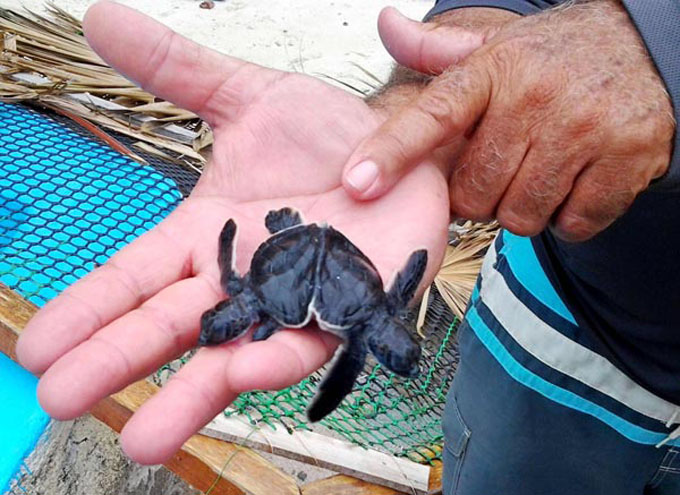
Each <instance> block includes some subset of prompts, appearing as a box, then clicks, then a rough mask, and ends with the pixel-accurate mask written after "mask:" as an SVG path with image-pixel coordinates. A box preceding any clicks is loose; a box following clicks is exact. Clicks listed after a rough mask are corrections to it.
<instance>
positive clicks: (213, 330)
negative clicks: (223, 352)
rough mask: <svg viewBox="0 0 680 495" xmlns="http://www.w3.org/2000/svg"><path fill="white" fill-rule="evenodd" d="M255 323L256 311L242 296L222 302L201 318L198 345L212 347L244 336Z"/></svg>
mask: <svg viewBox="0 0 680 495" xmlns="http://www.w3.org/2000/svg"><path fill="white" fill-rule="evenodd" d="M256 321H257V311H256V310H254V309H253V308H252V307H251V304H249V301H248V299H247V298H246V297H244V295H238V296H236V297H232V298H230V299H227V300H226V301H222V302H220V303H218V304H217V306H215V307H214V308H212V309H209V310H208V311H206V312H205V313H203V316H201V333H200V335H199V336H198V345H200V346H213V345H218V344H221V343H222V342H228V341H230V340H234V339H237V338H239V337H240V336H242V335H243V334H245V333H246V332H247V331H248V329H249V328H250V327H251V326H252V324H253V323H255V322H256Z"/></svg>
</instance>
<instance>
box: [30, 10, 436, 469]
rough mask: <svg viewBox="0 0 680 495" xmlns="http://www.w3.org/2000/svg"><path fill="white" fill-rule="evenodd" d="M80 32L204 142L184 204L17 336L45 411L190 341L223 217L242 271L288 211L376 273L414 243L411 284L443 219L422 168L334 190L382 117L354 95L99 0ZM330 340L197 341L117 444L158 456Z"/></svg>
mask: <svg viewBox="0 0 680 495" xmlns="http://www.w3.org/2000/svg"><path fill="white" fill-rule="evenodd" d="M85 28H86V33H87V36H88V40H89V41H90V43H91V44H92V46H93V48H94V49H95V50H97V52H98V53H99V54H100V55H101V56H102V57H103V58H104V59H105V60H107V61H108V62H109V63H111V65H113V66H114V67H116V68H117V69H118V70H120V71H121V72H122V73H124V74H126V75H127V76H128V77H130V78H131V79H133V80H135V81H138V82H140V83H141V84H142V86H144V87H145V88H146V89H147V90H149V91H151V92H153V93H154V94H156V95H158V96H160V97H162V98H166V99H168V100H171V101H173V102H175V103H176V104H178V105H180V106H182V107H185V108H188V109H190V110H193V111H194V112H196V113H198V114H199V115H201V116H202V117H203V118H204V119H205V120H206V121H208V122H209V123H210V124H211V126H212V128H213V130H214V133H215V145H214V152H213V159H212V162H211V164H210V165H209V167H208V168H207V170H206V172H205V173H204V174H203V176H202V177H201V179H200V181H199V183H198V184H197V186H196V188H195V189H194V191H193V193H192V194H191V196H190V197H189V198H188V199H187V200H186V201H184V202H183V203H182V204H181V205H180V206H179V207H178V208H177V209H176V210H175V211H174V212H173V213H172V214H171V215H170V216H169V217H168V218H167V219H166V220H165V221H163V222H162V223H161V224H160V225H158V226H157V227H156V228H154V229H153V230H151V231H149V232H148V233H147V234H145V235H143V236H142V237H140V238H139V239H138V240H136V241H135V242H133V243H132V244H131V245H129V246H127V247H126V248H124V249H123V250H121V251H120V252H119V253H117V254H116V255H115V256H113V257H112V258H111V260H110V261H109V262H108V263H107V264H106V265H104V266H102V267H100V268H99V269H97V270H95V271H94V272H92V273H91V274H89V275H88V276H86V277H85V278H83V279H82V280H81V281H79V282H78V283H76V284H74V285H73V286H71V287H70V288H68V289H67V290H66V291H64V293H63V294H62V295H60V296H59V297H58V298H56V299H55V300H53V301H51V302H50V303H48V304H47V305H46V306H45V307H44V308H43V309H42V310H41V311H40V312H39V313H38V314H37V315H36V316H35V317H34V318H33V320H32V321H31V322H30V323H29V325H28V327H27V328H26V330H25V332H24V334H23V335H22V336H21V339H20V340H19V344H18V347H17V353H18V355H19V358H20V361H21V362H22V364H23V365H24V366H26V367H27V368H28V369H30V370H31V371H33V372H35V373H44V375H43V376H42V378H41V381H40V385H39V389H38V394H39V398H40V402H41V404H42V405H43V407H44V408H45V410H46V411H47V412H48V413H50V414H51V415H52V416H54V417H56V418H59V419H67V418H73V417H76V416H78V415H80V414H83V413H84V412H85V411H87V410H88V409H89V408H90V407H92V406H93V405H94V404H95V403H96V402H97V401H99V400H100V399H102V398H103V397H105V396H107V395H109V394H112V393H114V392H116V391H118V390H120V389H122V388H124V387H125V386H126V385H128V384H129V383H131V382H133V381H135V380H138V379H140V378H143V377H144V376H146V375H148V374H150V373H152V372H153V371H154V370H155V369H157V368H158V367H159V366H161V365H162V364H164V363H165V362H167V361H169V360H171V359H173V358H175V357H177V356H179V355H181V354H182V353H184V352H185V351H187V350H188V349H190V348H192V347H194V346H195V345H196V342H197V338H198V332H199V328H198V323H199V318H200V315H201V313H202V312H203V311H205V310H206V309H208V308H210V307H212V306H213V305H214V304H216V303H217V302H218V301H219V300H221V299H223V298H224V294H223V293H222V292H221V289H220V287H219V274H218V269H217V236H218V233H219V231H220V229H221V227H222V226H223V224H224V222H225V221H226V220H227V219H229V218H234V219H235V221H236V223H237V225H238V228H239V233H238V237H237V257H236V260H237V268H238V269H239V271H241V272H242V273H243V272H245V271H247V269H248V264H249V260H250V257H251V256H252V253H253V252H254V250H255V249H256V247H257V246H258V245H259V244H260V243H261V242H262V241H263V240H264V239H265V238H266V237H267V236H268V233H267V231H266V230H265V227H264V216H265V214H266V212H267V211H269V210H270V209H277V208H280V207H283V206H292V207H295V208H297V209H298V210H300V211H301V212H302V214H303V217H304V218H305V220H307V221H327V222H329V223H330V224H331V225H333V226H334V227H336V228H337V229H338V230H341V231H342V232H343V233H345V235H347V237H348V238H349V239H351V240H352V241H353V242H354V243H355V244H356V245H357V246H359V248H360V249H361V250H362V251H364V252H365V253H366V254H367V255H368V256H369V258H371V259H372V260H373V262H374V263H375V264H376V266H377V267H378V270H379V271H380V273H381V274H382V276H383V279H384V280H388V279H389V277H390V276H391V275H392V274H393V273H394V272H395V270H397V269H399V268H401V266H402V265H403V264H404V263H405V261H406V259H407V257H408V255H409V254H410V253H411V252H412V251H413V250H415V249H417V248H420V247H425V248H426V249H427V250H428V251H429V255H430V265H429V267H428V271H427V273H426V277H425V280H426V281H429V280H431V279H432V277H433V276H434V272H435V270H436V267H437V266H438V263H439V261H440V260H441V257H442V256H443V250H444V246H445V236H446V225H447V222H448V199H447V189H446V181H445V178H444V177H443V176H442V174H441V173H440V171H439V169H438V168H437V167H436V166H435V164H434V163H425V164H423V166H421V167H417V168H415V169H414V171H413V172H411V173H410V174H409V175H408V176H406V177H405V178H404V180H402V181H401V182H400V183H399V185H398V186H397V187H395V188H394V189H393V190H392V191H391V192H390V193H388V194H387V195H385V196H384V197H382V198H380V199H379V200H377V201H373V202H365V203H358V202H355V201H353V200H352V199H350V198H349V197H348V196H347V195H346V194H345V192H344V190H343V188H342V185H341V172H342V166H343V165H344V162H345V160H346V159H347V157H348V156H349V154H350V153H351V152H352V150H353V148H354V147H355V146H356V144H358V142H359V141H360V140H361V139H362V138H363V137H364V136H365V135H367V134H368V133H369V132H370V131H372V130H374V129H375V128H376V127H377V126H378V125H379V123H380V122H381V121H382V119H381V118H380V116H379V115H378V114H376V113H375V112H373V111H372V110H371V109H370V108H369V107H368V106H366V105H365V104H364V103H363V102H362V100H360V99H359V98H356V97H353V96H351V95H349V94H347V93H346V92H344V91H341V90H339V89H336V88H333V87H331V86H328V85H326V84H323V83H321V82H319V81H317V80H315V79H313V78H310V77H307V76H302V75H296V74H288V73H284V72H278V71H273V70H269V69H264V68H262V67H259V66H256V65H252V64H248V63H245V62H243V61H239V60H236V59H232V58H229V57H226V56H222V55H219V54H217V53H214V52H211V51H209V50H206V49H205V48H201V47H199V46H197V45H195V44H193V43H191V42H189V41H188V40H186V39H183V38H181V37H179V36H177V35H175V34H174V33H172V32H171V31H169V30H168V29H167V28H165V27H163V26H162V25H160V24H157V23H156V22H154V21H152V20H151V19H149V18H147V17H145V16H143V15H141V14H139V13H137V12H135V11H133V10H130V9H127V8H125V7H122V6H120V5H117V4H114V3H108V2H104V3H99V4H97V5H96V6H94V7H92V8H91V9H90V11H89V12H88V14H87V16H86V20H85ZM139 33H143V35H140V34H139ZM130 54H134V56H130ZM337 344H338V342H337V340H336V339H335V338H334V337H332V336H331V335H329V334H326V333H324V332H321V331H318V330H309V329H301V330H286V331H285V332H279V333H277V334H275V335H274V336H272V337H271V338H270V339H268V340H266V341H263V342H248V338H244V339H242V340H240V341H237V342H233V343H230V344H226V345H222V346H218V347H216V348H206V349H202V350H201V351H200V352H198V353H197V354H196V356H195V357H194V358H193V359H192V360H191V361H190V362H189V363H188V364H187V365H186V366H185V367H184V368H182V370H180V372H178V373H177V374H176V375H175V376H174V377H173V379H172V380H171V381H170V382H169V383H168V384H167V385H166V386H165V387H163V389H162V391H161V392H160V393H159V394H157V395H156V396H155V397H154V398H153V399H151V400H150V401H148V402H147V403H146V404H145V405H144V406H143V407H142V408H141V409H140V410H139V411H138V412H137V413H136V414H135V415H134V417H133V418H132V419H131V420H130V422H129V423H128V425H127V426H126V428H125V430H124V431H123V437H122V442H123V446H124V448H125V450H126V451H127V453H128V454H129V455H130V456H131V457H132V458H133V459H135V460H137V461H139V462H142V463H159V462H163V461H164V460H166V459H167V458H169V457H170V456H171V455H172V454H173V453H174V452H175V451H176V450H177V449H178V448H179V447H180V446H181V445H182V443H183V442H184V441H185V440H186V439H187V438H188V437H189V436H191V435H192V434H193V433H195V432H196V431H198V430H199V429H200V428H201V427H202V426H203V425H204V424H206V423H207V422H209V421H210V420H211V419H212V418H213V417H214V416H215V415H216V414H218V413H219V411H220V410H222V409H223V408H224V407H226V406H227V405H228V404H229V403H230V402H231V401H233V400H234V398H235V397H236V396H237V394H239V393H240V392H243V391H246V390H250V389H272V388H280V387H285V386H288V385H291V384H293V383H295V382H297V381H299V380H300V379H302V378H303V377H305V376H307V375H308V374H309V373H311V372H312V371H314V370H315V369H317V368H318V367H319V366H321V365H322V364H323V363H324V362H326V361H327V360H328V359H329V358H330V357H331V356H332V354H333V352H334V350H335V347H336V346H337Z"/></svg>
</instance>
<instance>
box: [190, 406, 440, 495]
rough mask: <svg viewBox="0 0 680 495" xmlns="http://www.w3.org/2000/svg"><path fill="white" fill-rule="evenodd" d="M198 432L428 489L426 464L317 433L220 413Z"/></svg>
mask: <svg viewBox="0 0 680 495" xmlns="http://www.w3.org/2000/svg"><path fill="white" fill-rule="evenodd" d="M201 433H204V434H206V435H210V436H214V437H216V438H221V439H223V440H227V441H230V442H238V443H242V444H244V445H248V446H249V447H254V448H257V449H261V450H265V451H267V452H271V453H273V454H276V455H280V456H283V457H288V458H291V459H295V460H299V461H302V462H306V463H308V464H316V465H317V466H319V467H322V468H326V469H331V470H333V471H336V472H339V473H342V474H347V475H350V476H353V477H356V478H358V479H361V480H364V481H368V482H370V483H377V484H380V485H383V486H387V487H390V488H393V489H395V490H401V491H406V492H409V493H413V492H416V493H422V494H426V493H427V492H428V491H429V487H428V480H429V475H430V468H429V466H426V465H423V464H417V463H415V462H413V461H410V460H408V459H401V458H398V457H394V456H392V455H389V454H385V453H383V452H378V451H376V450H369V449H364V448H362V447H359V446H357V445H353V444H351V443H349V442H346V441H344V440H338V439H336V438H331V437H327V436H325V435H320V434H318V433H313V432H310V431H304V430H299V431H295V432H294V433H293V434H290V433H288V431H287V430H286V429H285V428H283V427H281V428H277V429H276V430H274V429H273V428H271V427H269V426H267V425H264V426H262V427H257V426H253V425H251V424H249V423H247V422H245V421H244V420H242V419H241V418H236V417H230V418H227V417H225V416H223V415H220V416H218V417H216V418H215V419H214V420H213V421H212V422H210V423H209V424H208V425H207V426H206V427H205V428H203V430H201Z"/></svg>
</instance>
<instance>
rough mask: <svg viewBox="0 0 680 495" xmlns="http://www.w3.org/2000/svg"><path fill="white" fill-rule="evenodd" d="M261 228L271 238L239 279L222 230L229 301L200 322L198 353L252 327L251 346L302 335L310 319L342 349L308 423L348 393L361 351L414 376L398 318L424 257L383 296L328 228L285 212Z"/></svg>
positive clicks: (366, 265)
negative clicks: (283, 332)
mask: <svg viewBox="0 0 680 495" xmlns="http://www.w3.org/2000/svg"><path fill="white" fill-rule="evenodd" d="M265 225H266V227H267V229H268V230H269V232H270V233H271V234H272V236H271V237H269V238H268V239H267V240H266V241H265V242H263V243H262V244H261V245H260V246H259V248H258V249H257V251H256V252H255V254H254V255H253V259H252V261H251V264H250V271H249V272H248V273H247V274H246V275H245V276H243V277H240V276H239V275H238V274H237V273H236V271H235V269H234V252H235V249H234V238H235V236H236V224H235V223H234V221H233V220H229V221H227V223H226V224H225V225H224V228H223V229H222V232H221V234H220V238H219V251H218V264H219V267H220V272H221V284H222V288H223V289H224V291H225V292H226V293H227V294H229V296H230V298H229V299H227V300H226V301H222V302H220V303H219V304H218V305H217V306H215V307H214V308H213V309H211V310H208V311H206V312H205V313H204V314H203V316H202V317H201V334H200V337H199V345H202V346H209V345H217V344H220V343H222V342H226V341H229V340H233V339H236V338H237V337H239V336H241V335H243V334H244V333H245V332H246V331H247V330H248V329H249V328H250V327H251V326H252V325H253V324H255V323H259V326H258V327H257V328H256V329H255V332H254V333H253V340H254V341H258V340H264V339H266V338H268V337H269V336H271V335H272V334H273V333H274V332H276V331H277V330H279V329H281V328H284V327H288V328H300V327H303V326H305V325H307V323H309V321H310V320H311V318H312V316H313V317H314V318H315V319H316V322H317V324H318V326H319V328H321V329H322V330H326V331H328V332H332V333H334V334H336V335H338V336H340V337H341V338H342V339H343V341H344V345H343V348H342V351H341V352H340V354H339V356H338V358H337V359H336V361H335V364H334V365H333V367H332V369H331V370H330V371H329V372H328V374H327V375H326V376H325V377H324V379H323V380H322V382H321V384H320V385H319V390H318V392H317V395H316V397H315V399H314V401H313V402H312V404H311V406H310V407H309V408H308V410H307V416H308V417H309V419H310V421H318V420H320V419H321V418H323V417H324V416H326V415H327V414H328V413H330V412H331V411H333V410H334V409H335V408H336V407H337V406H338V404H340V402H341V401H342V399H343V398H344V397H345V396H346V395H347V394H348V393H350V391H351V390H352V386H353V384H354V381H355V380H356V378H357V376H358V375H359V373H360V371H361V370H362V369H363V367H364V362H365V359H366V353H367V351H368V350H370V351H371V352H372V353H373V355H374V356H375V357H376V359H377V360H378V361H379V362H380V363H381V364H382V365H383V366H385V367H386V368H387V369H389V370H391V371H393V372H394V373H397V374H399V375H402V376H405V377H410V378H413V377H415V376H416V375H417V374H418V372H419V367H418V361H419V359H420V347H419V346H418V344H417V343H416V341H415V340H414V338H413V337H412V334H411V332H410V331H409V328H408V325H407V323H406V320H407V319H406V318H405V314H406V311H407V304H408V302H409V301H410V300H411V298H412V297H413V295H414V293H415V291H416V288H417V287H418V284H419V283H420V280H421V278H422V277H423V273H424V272H425V266H426V265H427V251H426V250H424V249H422V250H419V251H415V252H413V253H412V254H411V256H410V257H409V259H408V261H407V262H406V266H405V267H404V268H403V269H402V270H401V271H400V272H399V273H398V274H397V276H396V277H395V279H394V282H393V283H392V285H391V287H390V289H389V290H388V291H387V292H385V291H384V290H383V283H382V280H381V279H380V275H379V274H378V271H377V270H376V268H375V266H373V263H371V261H370V260H369V259H368V258H367V257H366V255H364V254H363V253H362V252H361V251H360V250H359V249H358V248H357V247H356V246H355V245H354V244H352V243H351V242H350V241H349V239H347V238H346V237H345V236H344V235H342V234H341V233H340V232H338V231H337V230H335V229H334V228H333V227H330V226H327V225H325V224H321V225H319V224H315V223H311V224H303V223H302V219H301V218H300V215H299V213H298V212H296V211H294V210H292V209H290V208H283V209H281V210H276V211H274V210H273V211H270V212H269V213H268V214H267V216H266V218H265Z"/></svg>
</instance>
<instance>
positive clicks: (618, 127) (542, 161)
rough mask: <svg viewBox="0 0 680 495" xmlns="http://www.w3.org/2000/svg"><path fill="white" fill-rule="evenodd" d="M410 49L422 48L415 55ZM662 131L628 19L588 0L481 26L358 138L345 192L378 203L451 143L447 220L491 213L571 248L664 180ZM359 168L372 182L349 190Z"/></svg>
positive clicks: (656, 89)
mask: <svg viewBox="0 0 680 495" xmlns="http://www.w3.org/2000/svg"><path fill="white" fill-rule="evenodd" d="M412 29H417V27H415V28H414V27H413V26H412ZM425 34H427V32H425ZM417 39H418V38H417V37H416V36H409V37H405V38H404V40H405V41H406V42H411V41H412V40H417ZM392 40H393V41H392V42H390V43H387V45H388V46H389V47H390V49H391V51H392V53H393V54H397V55H398V54H404V53H411V56H403V57H402V60H399V59H398V61H400V62H403V63H407V64H409V65H412V66H414V67H415V68H419V69H426V68H428V67H431V68H435V69H436V68H437V67H441V66H442V65H445V64H444V63H443V62H442V60H438V59H436V57H435V58H432V53H436V48H433V46H434V45H431V44H428V43H429V42H427V41H425V38H424V37H423V38H422V39H420V40H419V41H418V45H416V44H415V43H412V44H411V45H410V46H405V47H404V46H400V47H399V48H398V49H395V48H394V46H393V44H394V43H395V42H396V38H393V39H392ZM454 41H455V42H456V43H457V42H458V40H457V39H456V40H454ZM433 43H441V37H439V38H436V39H435V40H434V42H433ZM417 46H421V47H429V48H427V49H426V50H422V52H421V53H423V55H422V56H421V57H417V56H413V54H414V53H416V54H417V53H419V52H418V51H417V49H416V47H417ZM409 50H410V51H409ZM428 57H430V58H428ZM430 59H432V60H434V62H432V61H431V60H430ZM428 60H430V61H428ZM452 62H459V59H456V58H455V57H454V58H453V59H452ZM673 132H674V123H673V119H672V107H671V103H670V100H669V98H668V95H667V94H666V92H665V88H664V85H663V82H662V81H661V80H660V78H659V76H658V75H657V73H656V70H655V68H654V66H653V64H652V62H651V60H650V59H649V55H648V53H647V51H646V49H645V47H644V45H643V43H642V41H641V40H640V37H639V35H638V33H637V31H636V30H635V28H634V27H633V25H632V23H631V21H630V19H629V17H628V15H627V13H626V12H625V11H624V9H623V7H622V6H621V5H620V4H619V2H617V1H612V0H596V1H593V2H587V3H583V4H576V5H573V6H570V7H568V8H561V9H556V10H553V11H548V12H544V13H541V14H537V15H533V16H529V17H525V18H521V19H517V20H513V21H511V22H507V23H504V24H503V25H502V26H501V27H500V29H497V30H494V31H492V35H491V36H486V37H485V39H484V44H483V46H482V47H481V48H479V49H478V50H477V51H475V52H474V53H472V54H471V55H470V56H469V57H468V58H466V59H465V60H463V61H462V62H460V63H457V65H454V66H452V67H450V68H449V69H447V70H446V71H444V72H443V73H442V74H441V76H439V77H438V78H437V79H435V80H434V81H433V82H432V83H431V84H430V85H429V86H428V87H427V89H426V90H424V91H423V92H422V93H421V94H420V96H419V97H418V98H416V99H415V100H414V101H412V103H411V104H409V105H407V106H405V107H404V108H403V109H402V110H401V111H399V112H398V113H396V114H394V115H392V116H391V117H390V119H388V120H387V121H386V122H385V123H383V124H382V126H381V127H380V128H379V129H378V130H377V131H375V132H374V133H373V134H372V135H371V136H369V137H367V138H366V139H365V140H364V141H362V143H361V144H360V145H359V146H358V147H357V149H356V150H355V151H354V153H353V154H352V156H351V157H350V159H349V160H348V161H347V164H346V168H345V172H344V184H345V187H346V189H347V190H348V192H350V194H352V195H353V196H354V197H356V198H359V199H370V198H375V197H378V196H380V195H381V194H384V193H385V192H386V191H388V190H389V189H390V188H391V187H392V186H393V185H394V184H395V183H397V181H398V179H399V177H401V175H402V174H403V173H404V172H405V171H407V170H410V169H411V168H412V167H413V166H414V164H415V163H417V162H418V161H419V160H420V159H422V157H424V156H427V155H428V154H429V153H430V152H431V151H432V150H434V149H436V148H439V147H441V146H444V145H450V144H451V143H456V146H454V148H455V153H451V158H452V159H454V160H455V163H453V164H452V167H451V173H452V175H451V180H450V200H451V209H452V211H453V213H454V214H456V215H458V216H461V217H465V218H471V219H475V220H488V219H490V218H492V217H496V218H497V219H498V220H499V222H500V224H501V225H502V226H504V227H506V228H508V229H509V230H511V231H513V232H515V233H517V234H520V235H534V234H537V233H539V232H540V231H541V230H543V229H544V228H545V227H546V226H547V225H549V224H551V225H552V228H553V230H554V232H555V233H556V234H557V235H558V236H559V237H561V238H563V239H565V240H570V241H581V240H585V239H588V238H589V237H591V236H593V235H595V234H596V233H598V232H600V231H602V230H603V229H605V228H606V227H607V226H608V225H609V224H611V223H612V222H613V221H614V220H615V219H616V218H618V217H619V216H620V215H621V214H623V212H625V210H626V209H627V208H628V206H629V205H630V204H631V203H632V201H633V200H634V198H635V197H636V195H637V194H638V193H639V192H640V191H642V190H643V189H645V188H646V187H647V186H648V184H649V183H650V181H651V180H652V179H654V178H657V177H660V176H661V175H663V174H664V172H665V171H666V170H667V168H668V164H669V161H670V153H671V148H672V142H671V140H672V137H673ZM463 138H466V139H463ZM456 155H457V156H456ZM365 162H372V163H374V164H375V166H376V168H377V178H375V180H374V181H373V182H372V183H370V184H369V185H368V187H366V188H361V187H354V186H353V185H352V181H351V177H350V175H349V174H350V173H351V172H350V170H351V169H352V168H353V167H354V166H356V165H357V164H359V163H365ZM366 175H367V174H364V176H366Z"/></svg>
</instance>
